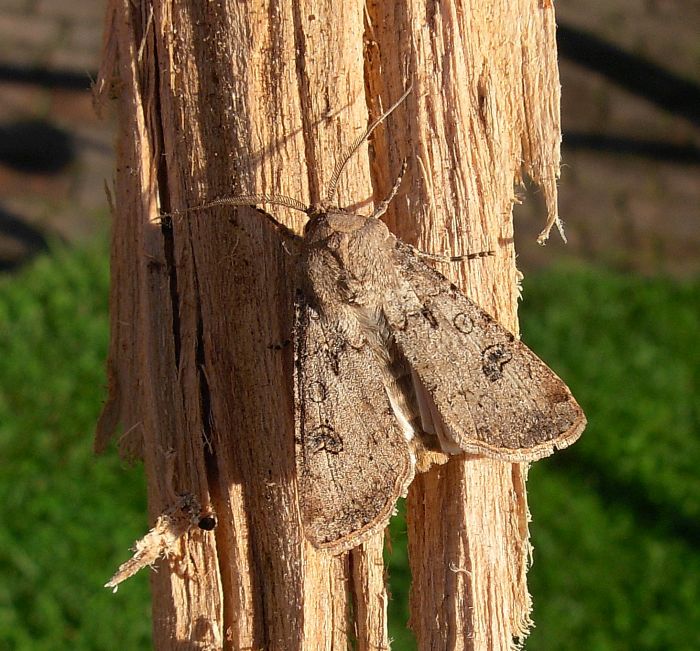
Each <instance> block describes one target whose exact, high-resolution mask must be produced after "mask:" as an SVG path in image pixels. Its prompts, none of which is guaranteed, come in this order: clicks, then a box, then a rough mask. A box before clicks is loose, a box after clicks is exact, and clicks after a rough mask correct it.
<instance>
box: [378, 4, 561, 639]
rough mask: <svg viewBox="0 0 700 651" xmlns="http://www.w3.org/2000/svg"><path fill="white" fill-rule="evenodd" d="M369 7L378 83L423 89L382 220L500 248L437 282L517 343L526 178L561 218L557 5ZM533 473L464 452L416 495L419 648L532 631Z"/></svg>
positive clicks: (433, 237) (412, 234)
mask: <svg viewBox="0 0 700 651" xmlns="http://www.w3.org/2000/svg"><path fill="white" fill-rule="evenodd" d="M368 12H369V16H370V21H371V26H372V29H371V34H372V38H373V39H374V40H375V41H376V42H377V44H378V45H377V47H376V51H375V52H374V56H375V57H376V59H377V61H376V65H375V67H374V70H376V71H377V74H376V76H375V77H374V79H373V87H374V88H376V89H377V90H379V89H384V88H387V89H389V90H392V91H393V92H394V93H396V92H398V90H399V89H400V88H401V86H402V84H404V83H405V79H406V78H407V77H408V78H410V79H412V81H413V84H414V89H415V90H414V93H413V96H412V98H409V102H408V103H409V107H410V108H409V110H408V111H407V113H406V115H407V116H408V117H407V120H408V121H407V122H403V123H402V122H398V121H395V122H393V123H391V124H390V125H389V127H388V131H389V134H390V135H389V136H388V139H387V142H388V144H387V145H386V150H385V152H384V154H383V156H381V157H380V158H379V162H378V166H379V167H382V168H383V169H385V170H386V169H393V170H397V169H398V160H399V159H400V157H402V156H406V153H407V151H408V152H410V156H409V160H413V161H414V165H413V169H412V175H411V187H410V191H409V192H408V193H406V194H405V195H404V196H403V197H399V198H398V201H397V202H396V203H395V204H394V211H395V212H394V213H393V214H391V215H390V216H389V223H391V224H392V225H393V227H394V230H395V231H396V232H397V233H398V234H400V235H402V236H403V238H404V239H406V240H408V241H412V242H416V243H418V245H419V247H420V248H422V249H424V250H428V251H430V252H448V253H462V252H464V251H479V250H486V249H495V250H496V256H495V257H493V258H487V259H485V260H481V261H478V262H475V263H471V264H469V265H464V266H461V267H459V268H456V267H444V268H441V271H444V272H445V273H447V274H448V275H450V276H452V277H453V278H454V279H455V280H456V281H457V282H458V283H459V284H460V285H461V286H462V287H463V288H465V290H466V292H467V294H468V295H469V296H470V297H472V298H473V299H474V300H475V301H476V302H477V303H478V304H480V305H481V306H483V307H484V308H485V309H487V310H488V311H489V312H490V313H491V314H493V315H494V316H496V317H497V318H498V319H499V321H501V323H503V324H504V325H505V326H506V327H508V328H510V329H511V330H512V331H513V332H517V317H516V302H517V296H518V283H517V270H516V267H515V253H514V249H513V224H512V206H513V204H514V203H515V201H516V198H515V194H514V183H517V182H518V181H520V178H521V173H522V172H521V170H522V168H524V169H525V170H526V171H527V173H528V174H530V175H531V176H532V177H533V178H534V179H535V180H536V181H537V182H539V183H540V184H541V185H542V186H543V189H544V192H545V197H546V199H547V203H548V206H549V210H550V217H549V219H548V222H552V223H553V222H554V221H555V218H556V178H557V176H558V170H559V141H560V131H559V82H558V74H557V66H556V46H555V42H554V13H553V8H552V6H551V3H538V2H535V1H532V0H520V1H519V2H510V1H505V0H503V1H501V0H494V1H491V2H486V3H469V2H459V1H458V2H450V3H440V4H436V3H432V2H425V1H424V0H410V1H409V2H406V3H381V2H374V3H370V4H369V6H368ZM399 34H400V35H401V37H400V39H401V40H400V43H399V42H395V43H394V45H393V47H392V44H391V41H392V39H393V40H394V41H396V39H397V36H396V35H399ZM397 50H398V51H399V52H401V55H400V56H397V54H396V51H397ZM380 70H381V77H380V76H379V71H380ZM408 134H410V136H409V135H408ZM394 173H395V172H394ZM392 218H393V220H392ZM525 474H526V468H525V467H524V466H521V465H518V464H513V465H511V464H504V463H500V462H496V461H489V460H483V459H468V458H464V457H462V458H459V459H455V460H451V461H450V462H449V463H448V464H446V465H445V466H442V467H438V468H434V469H433V470H432V471H430V472H429V473H427V474H425V475H422V476H420V477H418V479H417V480H416V481H415V482H414V484H413V486H412V487H411V490H410V492H409V499H408V521H409V554H410V559H411V567H412V571H413V584H412V590H411V626H412V628H413V630H414V632H415V633H416V637H417V639H418V646H419V648H420V649H421V650H422V651H423V650H425V651H427V650H433V649H435V650H437V649H440V650H442V649H450V650H453V649H455V650H456V649H479V650H481V649H484V650H486V649H488V650H491V649H499V650H500V649H504V650H505V649H510V648H512V646H513V640H514V639H516V638H520V639H522V638H523V636H524V635H526V633H527V631H528V628H529V626H530V618H529V614H530V608H531V603H530V597H529V594H528V591H527V585H526V570H527V563H528V556H529V551H530V546H529V541H528V524H527V523H528V520H529V513H528V508H527V502H526V494H525Z"/></svg>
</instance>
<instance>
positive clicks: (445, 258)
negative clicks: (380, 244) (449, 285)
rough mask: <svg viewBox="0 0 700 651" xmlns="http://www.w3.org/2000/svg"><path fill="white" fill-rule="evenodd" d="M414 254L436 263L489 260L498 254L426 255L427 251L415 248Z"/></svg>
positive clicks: (479, 252) (492, 252) (484, 252)
mask: <svg viewBox="0 0 700 651" xmlns="http://www.w3.org/2000/svg"><path fill="white" fill-rule="evenodd" d="M413 252H414V253H415V254H416V255H417V256H418V257H419V258H423V259H424V260H435V262H462V260H475V259H476V258H489V257H491V256H495V255H496V252H495V251H493V250H490V251H477V252H475V253H465V254H464V255H439V254H437V253H426V252H425V251H420V250H419V249H416V248H414V249H413Z"/></svg>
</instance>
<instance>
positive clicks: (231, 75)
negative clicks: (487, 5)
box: [98, 0, 388, 651]
mask: <svg viewBox="0 0 700 651" xmlns="http://www.w3.org/2000/svg"><path fill="white" fill-rule="evenodd" d="M111 9H112V11H113V12H114V13H113V16H114V20H113V24H112V30H113V33H116V34H118V35H119V39H118V46H117V53H116V54H117V58H118V62H119V67H118V83H117V84H116V86H117V87H118V91H119V92H120V95H121V100H120V105H119V117H120V123H121V126H122V129H121V135H120V146H121V147H122V149H134V150H135V153H133V154H132V153H131V151H129V155H128V156H127V155H124V154H122V156H121V157H120V163H119V169H118V181H117V194H118V202H117V206H116V214H115V225H114V233H115V247H114V250H113V257H114V265H113V294H112V314H113V323H112V344H111V350H110V360H109V366H110V377H111V378H113V381H112V383H111V389H110V400H109V403H108V405H107V407H106V409H105V415H104V417H103V419H102V421H101V426H100V431H99V433H98V440H99V442H100V445H101V446H103V445H104V443H105V441H106V439H107V438H108V437H109V435H110V434H111V433H112V429H113V428H114V426H115V424H116V423H117V422H120V423H121V424H122V426H123V427H124V428H125V429H130V430H131V431H132V433H134V435H133V436H132V440H136V441H138V440H139V436H141V437H142V447H143V451H144V456H145V459H146V470H147V475H148V479H149V498H150V511H151V517H152V519H155V517H156V516H157V515H159V514H161V513H162V512H164V511H166V510H167V508H168V506H169V504H171V503H172V500H175V499H177V498H176V495H175V494H176V493H178V492H182V491H192V492H193V493H194V494H195V495H196V496H197V497H198V498H199V499H200V500H202V501H203V503H205V504H211V506H213V508H214V509H215V511H216V514H217V517H218V527H217V529H216V530H215V532H214V533H213V534H209V535H207V534H204V533H200V534H199V535H195V534H192V535H189V536H184V537H183V539H182V540H181V541H180V546H179V549H172V550H171V552H170V553H171V555H172V557H173V559H174V560H179V561H180V562H184V563H185V564H187V565H188V566H189V565H192V564H193V563H194V562H195V561H197V562H198V565H197V567H193V568H190V571H189V572H188V573H187V574H183V575H179V574H178V573H177V572H175V571H168V570H167V564H166V563H163V562H161V563H160V571H159V572H158V573H157V574H154V575H153V576H154V586H153V601H154V632H155V634H154V644H155V647H156V648H159V649H169V648H178V649H180V648H183V649H184V648H221V646H222V645H224V644H225V645H226V648H232V649H258V648H259V649H266V650H267V649H281V650H282V649H283V650H285V651H286V650H289V649H295V648H298V649H313V650H316V649H328V650H333V649H343V650H344V649H346V647H347V638H348V632H350V631H352V633H353V634H354V630H353V629H354V625H353V624H351V622H350V621H349V618H348V614H349V612H350V611H351V608H350V604H349V603H348V598H349V595H351V594H352V593H353V592H354V591H355V590H356V589H357V590H358V591H359V592H360V594H358V595H355V596H354V601H356V602H357V603H358V604H361V609H363V610H364V611H366V612H368V613H371V616H368V617H367V618H366V622H365V623H364V624H363V625H362V626H363V635H364V636H365V639H366V640H368V641H369V642H368V644H367V646H366V647H364V648H385V647H387V646H388V640H387V633H386V612H385V609H386V594H385V591H384V583H383V577H382V573H381V572H379V573H378V572H376V571H375V569H374V568H376V560H377V549H378V548H380V547H381V541H379V542H377V543H374V544H373V542H372V541H370V543H368V548H369V550H368V552H367V559H365V551H364V550H363V549H359V550H357V551H355V552H353V553H354V555H355V557H356V559H357V560H356V566H362V565H363V564H365V565H366V566H367V567H368V568H371V569H372V571H368V572H367V575H366V577H364V579H363V580H362V581H359V582H358V581H353V576H352V575H351V574H350V570H349V567H348V562H347V558H346V557H340V558H336V557H333V556H331V555H330V554H328V553H325V552H324V553H321V552H318V551H316V550H315V549H314V548H312V547H311V546H310V545H309V544H308V543H306V542H305V541H304V540H302V537H301V531H300V527H299V518H298V513H297V501H296V493H295V486H294V481H293V480H294V471H293V466H292V464H293V447H292V446H293V429H292V420H291V416H292V414H291V386H290V381H291V377H292V374H291V358H290V350H291V349H290V348H289V347H287V348H284V347H283V348H282V350H278V348H279V346H276V344H278V343H280V342H283V341H285V340H286V339H288V338H289V337H290V335H291V297H292V294H293V292H292V290H293V278H294V275H293V269H292V266H293V258H292V256H291V251H290V250H289V249H288V248H287V247H285V246H283V243H282V242H281V240H280V237H279V234H278V233H277V231H275V229H274V228H272V227H271V226H270V224H269V222H267V221H266V220H264V219H261V218H260V216H259V215H258V214H257V213H256V212H255V211H252V210H249V209H242V210H239V211H238V213H239V215H238V218H237V219H236V220H234V221H233V222H232V221H230V220H229V219H227V215H230V214H231V211H227V210H217V211H211V212H208V213H202V214H191V215H188V216H187V218H176V219H174V222H173V228H172V233H170V232H168V231H167V230H166V231H161V229H160V228H159V226H158V223H157V217H156V198H158V199H159V200H160V202H161V204H162V207H163V209H165V210H166V211H167V210H177V209H182V208H187V207H191V206H196V205H199V204H201V203H203V201H205V200H206V199H211V198H214V197H217V196H230V195H231V194H236V193H241V192H263V193H264V192H267V193H282V194H289V195H292V196H297V197H301V198H304V199H307V200H308V199H311V200H318V199H319V198H320V196H321V195H322V194H323V192H324V190H325V189H324V188H323V187H322V184H323V182H324V180H325V179H328V178H329V177H330V175H331V172H332V170H333V167H334V165H335V162H336V158H337V157H338V156H339V154H340V152H341V151H342V150H343V148H344V147H346V146H347V145H348V144H349V142H351V141H352V139H353V138H354V137H355V136H356V134H357V133H358V132H360V131H361V130H362V129H363V128H364V127H365V126H366V124H367V120H368V114H367V108H366V103H365V100H364V88H363V57H362V33H363V7H362V5H361V4H359V3H355V4H350V5H344V6H342V7H337V6H335V5H334V4H333V3H330V2H328V3H318V4H314V3H304V5H303V6H298V5H295V6H291V5H288V4H285V5H284V6H281V7H277V6H276V5H275V6H273V5H267V4H266V3H263V2H252V3H246V4H241V3H218V4H216V3H207V4H206V5H202V4H201V3H190V2H182V1H173V2H156V3H154V4H153V13H152V14H151V13H150V5H149V4H147V3H142V4H140V3H135V2H129V1H126V0H125V1H124V2H121V1H118V0H115V1H114V2H113V4H112V8H111ZM147 25H148V27H146V26H147ZM144 33H145V36H144ZM339 71H343V72H342V74H341V73H340V72H339ZM302 107H303V110H302ZM144 116H146V117H145V118H144ZM363 150H364V151H365V152H366V146H365V147H363ZM371 194H372V192H371V182H370V177H369V165H368V160H367V156H366V154H365V155H363V156H359V157H357V158H355V159H354V160H353V161H352V162H351V164H350V166H349V170H348V172H347V174H346V175H345V176H344V177H343V179H342V180H341V183H340V187H339V195H340V197H341V201H343V202H345V203H350V202H353V201H358V200H359V201H361V202H364V203H365V205H370V202H371ZM276 215H277V216H278V217H280V218H281V219H282V221H286V222H287V223H288V224H289V225H290V226H293V227H296V228H297V229H298V228H299V227H300V218H299V216H298V215H295V216H294V220H295V221H292V216H291V215H286V214H285V213H284V212H283V211H276ZM146 237H148V243H149V244H150V245H151V246H152V247H153V249H154V250H149V249H148V248H147V247H145V246H144V244H143V240H144V239H145V238H146ZM135 270H136V271H135ZM140 274H143V275H146V274H150V275H155V276H156V278H157V279H158V280H159V281H160V284H159V285H158V286H157V287H152V286H151V285H148V286H147V287H144V284H146V283H147V282H148V281H147V280H141V278H140ZM149 277H150V276H149ZM151 283H152V281H151ZM125 312H129V314H128V317H130V318H128V319H127V318H124V313H125ZM149 327H151V328H152V329H154V330H155V329H158V332H157V335H156V333H154V336H152V337H151V336H148V333H149V330H148V328H149ZM125 352H126V354H125ZM151 358H154V362H155V361H159V362H160V367H158V368H157V369H155V368H153V367H152V363H151V365H149V362H150V361H151ZM134 360H136V362H134ZM163 439H165V441H163ZM173 458H174V459H175V462H173V461H172V459H173ZM169 459H170V460H169ZM202 472H203V474H204V477H202V476H201V473H202ZM202 480H203V481H202ZM214 545H215V547H214ZM202 555H206V557H207V558H206V561H205V560H200V559H201V557H202ZM208 563H213V566H212V568H211V569H209V570H207V564H208ZM172 568H174V564H171V569H172ZM202 572H205V573H204V574H203V575H201V576H200V574H201V573H202ZM204 581H208V582H209V583H208V591H207V594H208V600H203V601H202V602H201V603H200V602H199V601H198V600H196V598H197V597H198V593H197V592H196V591H195V594H194V595H191V594H190V593H189V592H188V591H187V588H188V587H189V586H190V585H196V584H197V582H204ZM193 597H194V598H195V599H194V600H196V603H190V602H188V599H190V600H191V601H192V600H193ZM376 613H380V615H381V617H379V619H380V623H379V625H378V626H377V630H373V629H372V627H373V625H374V621H375V619H376V618H375V614H376Z"/></svg>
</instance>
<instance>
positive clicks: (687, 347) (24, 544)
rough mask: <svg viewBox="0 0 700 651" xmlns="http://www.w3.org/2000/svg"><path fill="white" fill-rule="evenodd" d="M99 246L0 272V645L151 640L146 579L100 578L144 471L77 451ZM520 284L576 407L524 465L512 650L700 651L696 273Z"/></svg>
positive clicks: (109, 644)
mask: <svg viewBox="0 0 700 651" xmlns="http://www.w3.org/2000/svg"><path fill="white" fill-rule="evenodd" d="M107 260H108V255H107V253H106V244H105V243H104V242H100V243H99V244H97V245H95V246H94V247H92V248H90V249H88V250H82V251H70V252H69V251H65V250H59V251H54V253H53V254H52V255H51V256H45V257H42V258H40V259H38V260H37V261H36V262H35V263H33V264H32V265H31V266H30V267H28V268H27V269H25V270H24V271H22V272H21V273H20V274H17V275H15V276H8V277H6V278H4V279H3V280H2V281H0V359H2V363H0V455H1V458H2V461H3V472H2V474H0V500H1V501H2V504H3V516H4V517H3V527H2V528H0V575H1V576H2V577H3V579H4V580H3V581H2V582H1V583H0V649H12V650H13V651H14V650H17V651H29V650H31V651H36V650H44V649H46V650H49V649H50V650H51V651H62V650H63V649H66V650H67V649H71V650H88V649H90V650H93V649H94V650H98V649H99V650H110V649H124V648H126V649H148V648H150V613H149V610H150V608H149V598H148V585H147V584H148V573H147V572H141V573H140V574H138V575H137V576H136V577H134V578H132V579H130V580H129V581H128V582H127V583H126V584H125V585H124V586H123V587H122V588H121V590H120V591H119V593H118V594H117V595H112V594H111V593H110V592H109V591H108V590H105V589H104V588H102V587H101V586H102V584H103V583H104V582H105V581H106V580H107V578H108V576H109V575H110V573H111V572H112V571H113V570H114V568H116V567H117V565H118V564H119V563H120V562H122V561H123V560H125V558H126V557H127V556H128V547H129V546H130V545H131V544H132V542H133V541H134V540H135V539H136V538H137V537H138V536H140V535H141V534H142V533H143V531H144V530H145V528H146V518H145V497H144V496H145V485H144V480H143V474H142V471H141V468H140V467H136V468H127V467H126V466H124V464H122V463H121V462H120V461H119V460H118V459H117V457H116V454H115V453H114V451H111V452H110V453H109V454H107V455H105V456H102V457H97V458H96V457H94V456H93V455H92V451H91V445H92V431H93V428H94V424H95V422H96V419H97V416H98V413H99V410H100V405H101V402H102V400H103V399H104V359H105V355H106V346H107V336H108V335H107V330H108V317H107V286H108V274H107ZM524 295H525V301H524V302H523V305H522V308H521V323H522V330H523V333H524V340H525V341H526V342H527V343H528V344H529V345H530V346H531V347H532V348H534V349H535V350H536V351H537V352H538V354H539V355H540V356H541V357H543V358H544V359H545V360H547V362H548V363H549V364H550V365H552V367H553V368H554V369H555V370H556V371H557V372H558V373H559V374H560V375H561V376H562V377H564V378H565V379H566V381H567V383H568V384H569V385H570V387H571V389H572V391H573V392H574V394H575V395H576V396H577V398H578V399H579V401H580V402H581V404H582V406H583V407H584V409H585V411H586V413H587V415H588V417H589V421H590V424H589V427H588V429H587V431H586V432H585V433H584V436H583V437H582V439H581V440H580V441H579V442H578V443H577V444H576V445H575V446H574V447H573V448H570V449H569V450H565V451H562V452H560V453H558V454H557V455H555V456H554V457H552V458H550V459H547V460H544V461H541V462H538V463H536V464H534V465H533V467H532V470H531V473H530V481H529V493H530V507H531V510H532V512H533V518H534V522H533V524H532V537H533V543H534V545H535V564H534V566H533V568H532V570H531V572H530V585H531V589H532V592H533V596H534V603H535V610H534V613H533V616H534V619H535V621H536V623H537V628H535V629H534V631H533V634H532V636H531V637H530V639H529V640H528V642H527V646H526V648H527V649H532V650H535V649H536V650H537V651H559V650H562V651H564V650H566V651H570V650H571V649H588V650H595V651H598V650H600V651H607V650H610V651H613V650H614V651H620V650H622V651H625V650H627V649H629V650H632V649H635V650H642V651H645V650H648V651H652V650H661V649H664V650H666V649H674V651H678V650H680V651H683V650H685V649H688V650H690V649H696V648H700V606H698V604H700V549H699V548H698V546H697V543H698V539H699V536H698V534H699V533H700V531H699V530H700V524H698V516H699V515H700V501H699V500H698V495H700V491H699V490H698V489H699V488H700V474H698V473H697V470H696V468H697V467H698V466H700V438H699V437H698V436H697V434H698V432H699V431H700V401H698V399H697V395H698V393H699V389H700V382H699V379H700V347H698V346H697V344H696V342H695V339H696V337H697V333H698V321H699V318H698V315H699V314H700V281H696V282H685V283H683V282H677V281H672V280H668V279H661V278H655V279H648V278H639V277H635V276H626V275H621V274H617V273H613V272H609V271H603V270H596V269H591V268H584V267H579V268H576V267H568V268H560V269H558V270H556V271H551V270H550V271H549V272H548V273H547V274H540V275H534V276H532V277H531V278H528V279H527V282H526V284H525V291H524ZM391 530H392V540H393V551H392V553H391V554H390V555H389V558H388V560H389V564H390V577H391V583H390V592H391V596H392V599H391V601H390V630H391V635H392V637H393V638H394V640H395V643H394V646H393V648H394V651H408V650H410V649H414V648H415V644H414V642H413V641H412V637H411V635H410V633H409V632H408V631H407V630H406V629H405V626H404V625H405V621H406V619H407V617H408V587H409V584H410V572H409V569H408V562H407V554H406V544H405V542H406V537H405V524H404V521H403V518H402V517H401V516H399V517H397V518H395V519H394V521H392V524H391Z"/></svg>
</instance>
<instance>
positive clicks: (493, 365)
mask: <svg viewBox="0 0 700 651" xmlns="http://www.w3.org/2000/svg"><path fill="white" fill-rule="evenodd" d="M481 358H482V367H481V368H482V370H483V371H484V375H485V376H486V377H487V378H488V379H489V380H490V381H491V382H496V380H500V379H501V378H502V377H503V367H504V366H505V365H506V364H507V363H508V362H510V360H511V359H513V353H511V351H510V350H508V348H506V347H505V346H504V345H503V344H493V346H489V347H488V348H485V349H484V350H483V352H482V353H481Z"/></svg>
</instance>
